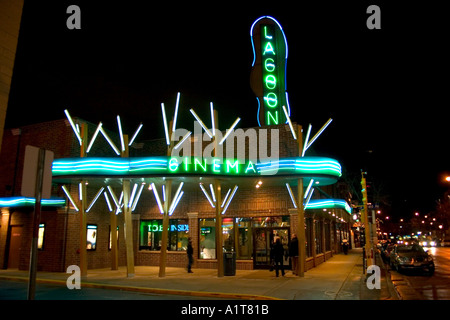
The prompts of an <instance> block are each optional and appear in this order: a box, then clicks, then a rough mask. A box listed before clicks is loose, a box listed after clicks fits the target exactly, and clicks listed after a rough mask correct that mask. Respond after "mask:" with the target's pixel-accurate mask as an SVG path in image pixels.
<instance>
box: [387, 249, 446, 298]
mask: <svg viewBox="0 0 450 320" xmlns="http://www.w3.org/2000/svg"><path fill="white" fill-rule="evenodd" d="M429 250H430V251H431V253H432V254H433V258H434V263H435V265H436V271H435V273H434V275H432V276H428V275H424V274H421V273H419V272H412V271H409V272H401V273H400V276H402V277H403V278H404V279H405V281H406V282H407V283H408V285H409V286H410V287H411V288H413V289H414V290H415V291H416V292H417V293H418V294H419V295H420V296H421V297H422V298H423V299H425V300H450V248H449V247H439V248H431V249H429ZM391 272H392V274H393V275H398V273H397V272H396V271H391Z"/></svg>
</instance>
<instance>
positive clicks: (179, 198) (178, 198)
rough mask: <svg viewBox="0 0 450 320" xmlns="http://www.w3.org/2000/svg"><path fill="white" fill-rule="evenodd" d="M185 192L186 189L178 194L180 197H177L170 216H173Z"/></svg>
mask: <svg viewBox="0 0 450 320" xmlns="http://www.w3.org/2000/svg"><path fill="white" fill-rule="evenodd" d="M183 194H184V191H181V193H180V194H179V195H178V197H177V198H175V204H174V205H173V207H172V209H171V210H169V216H171V215H172V213H173V212H174V211H175V209H176V208H177V206H178V202H180V200H181V197H182V196H183Z"/></svg>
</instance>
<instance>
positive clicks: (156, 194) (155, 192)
mask: <svg viewBox="0 0 450 320" xmlns="http://www.w3.org/2000/svg"><path fill="white" fill-rule="evenodd" d="M152 190H153V194H154V195H155V198H156V203H157V204H158V208H159V212H160V213H161V214H164V210H163V207H162V204H161V200H160V199H159V194H158V190H156V187H155V184H154V183H153V182H152Z"/></svg>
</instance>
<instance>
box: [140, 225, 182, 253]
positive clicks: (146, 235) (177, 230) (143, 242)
mask: <svg viewBox="0 0 450 320" xmlns="http://www.w3.org/2000/svg"><path fill="white" fill-rule="evenodd" d="M162 224H163V221H162V219H154V220H141V224H140V231H139V234H140V239H139V249H140V250H153V251H158V250H161V243H162V230H163V225H162ZM188 235H189V225H188V220H187V219H170V220H169V232H168V244H167V250H169V251H185V250H186V248H187V244H188Z"/></svg>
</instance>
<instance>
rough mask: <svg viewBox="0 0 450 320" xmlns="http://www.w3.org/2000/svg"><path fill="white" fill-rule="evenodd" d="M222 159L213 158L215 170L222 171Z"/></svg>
mask: <svg viewBox="0 0 450 320" xmlns="http://www.w3.org/2000/svg"><path fill="white" fill-rule="evenodd" d="M218 162H220V159H214V160H213V172H220V163H218Z"/></svg>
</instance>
